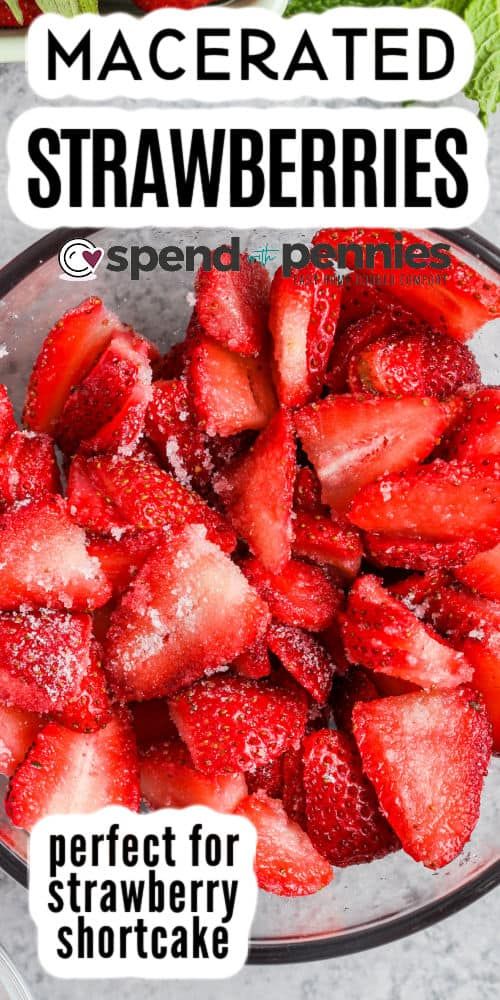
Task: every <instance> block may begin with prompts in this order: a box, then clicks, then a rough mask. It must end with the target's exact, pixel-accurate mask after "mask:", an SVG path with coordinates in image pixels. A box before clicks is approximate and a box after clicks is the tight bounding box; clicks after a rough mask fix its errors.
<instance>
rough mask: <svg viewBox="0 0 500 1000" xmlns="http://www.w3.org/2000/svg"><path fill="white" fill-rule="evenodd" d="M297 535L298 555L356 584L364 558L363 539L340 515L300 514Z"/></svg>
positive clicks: (295, 527)
mask: <svg viewBox="0 0 500 1000" xmlns="http://www.w3.org/2000/svg"><path fill="white" fill-rule="evenodd" d="M294 533H295V537H294V541H293V554H294V555H296V556H303V557H304V558H306V559H311V560H312V561H313V562H317V563H320V564H323V565H325V566H330V567H331V568H332V569H334V570H336V571H337V572H338V573H339V575H340V577H341V578H345V579H346V580H353V579H354V577H355V576H357V574H358V573H359V568H360V566H361V557H362V555H363V548H362V545H361V541H360V537H359V534H358V532H357V531H356V530H353V527H352V525H351V524H349V522H348V521H346V520H344V518H343V517H341V516H340V515H335V514H334V513H332V516H331V517H330V516H328V517H322V516H321V515H320V514H304V513H298V514H297V516H296V518H295V522H294Z"/></svg>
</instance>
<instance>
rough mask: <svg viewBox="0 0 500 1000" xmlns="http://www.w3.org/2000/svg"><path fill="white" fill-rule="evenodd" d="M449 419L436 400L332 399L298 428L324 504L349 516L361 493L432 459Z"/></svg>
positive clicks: (302, 414) (302, 418)
mask: <svg viewBox="0 0 500 1000" xmlns="http://www.w3.org/2000/svg"><path fill="white" fill-rule="evenodd" d="M448 423H449V415H448V411H447V408H446V407H445V405H444V404H442V403H439V402H438V401H437V400H435V399H420V398H418V399H417V398H414V397H411V396H409V397H407V398H405V399H383V398H372V399H366V398H359V397H356V396H329V397H328V398H327V399H322V400H321V401H320V402H319V403H313V404H312V405H311V406H308V407H305V408H304V409H303V410H300V411H299V412H298V413H296V414H295V426H296V429H297V433H298V435H299V437H300V440H301V442H302V444H303V446H304V449H305V451H306V453H307V456H308V458H309V459H310V461H311V462H312V464H313V465H314V468H315V469H316V472H317V474H318V477H319V479H320V481H321V487H322V500H323V503H326V504H328V505H329V506H330V507H333V508H334V509H335V510H339V511H345V510H346V509H347V507H348V506H349V504H350V502H351V500H352V498H353V497H354V496H355V494H356V493H357V491H358V490H359V489H360V488H361V487H362V486H365V485H366V484H367V483H370V482H372V481H373V480H374V479H377V477H379V476H383V475H387V473H388V472H399V471H401V470H403V469H406V468H408V466H410V465H412V464H413V463H415V462H420V461H422V459H424V458H426V457H427V455H429V454H430V452H431V451H432V449H433V448H434V447H435V445H436V444H437V442H438V441H439V439H440V437H441V435H442V434H443V433H444V431H445V430H446V428H447V426H448Z"/></svg>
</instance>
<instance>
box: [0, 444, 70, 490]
mask: <svg viewBox="0 0 500 1000" xmlns="http://www.w3.org/2000/svg"><path fill="white" fill-rule="evenodd" d="M60 489H61V481H60V477H59V470H58V467H57V461H56V456H55V453H54V444H53V441H52V439H51V438H50V437H49V436H48V435H47V434H36V433H34V432H33V431H14V433H13V434H11V436H10V437H9V439H8V440H7V441H6V443H5V444H4V445H3V447H2V448H1V449H0V508H3V507H8V506H10V505H11V504H13V503H16V502H18V501H21V500H28V499H30V500H39V499H40V498H41V497H43V496H46V495H47V494H54V493H58V492H59V491H60Z"/></svg>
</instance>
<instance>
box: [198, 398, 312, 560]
mask: <svg viewBox="0 0 500 1000" xmlns="http://www.w3.org/2000/svg"><path fill="white" fill-rule="evenodd" d="M294 482H295V441H294V435H293V425H292V421H291V418H290V415H289V414H288V413H287V411H286V410H280V411H279V412H278V413H277V414H276V416H275V417H273V419H272V420H271V423H270V424H269V425H268V426H267V427H266V429H265V430H264V431H262V432H261V434H260V435H259V437H258V438H257V440H256V442H255V444H254V445H253V446H252V448H251V449H250V451H249V452H248V453H247V454H246V455H245V456H244V457H243V458H242V459H239V460H238V459H237V460H236V462H235V463H234V465H232V466H230V467H229V468H228V469H226V470H225V471H224V472H221V473H219V474H218V475H217V476H216V477H215V480H214V486H215V489H216V491H217V493H218V494H219V496H220V497H221V499H222V502H223V503H224V505H225V508H226V510H227V514H228V517H229V520H230V521H231V524H232V525H233V528H234V530H235V531H236V532H237V534H238V535H239V536H240V537H241V538H243V539H244V541H246V542H247V543H248V545H249V546H250V548H251V550H252V552H253V553H254V555H256V556H258V558H259V559H260V560H261V561H262V563H263V565H264V566H266V567H267V568H268V569H269V570H270V571H272V572H278V571H279V570H280V569H282V567H283V566H284V565H285V563H286V562H287V560H288V559H289V558H290V552H291V542H292V503H293V487H294Z"/></svg>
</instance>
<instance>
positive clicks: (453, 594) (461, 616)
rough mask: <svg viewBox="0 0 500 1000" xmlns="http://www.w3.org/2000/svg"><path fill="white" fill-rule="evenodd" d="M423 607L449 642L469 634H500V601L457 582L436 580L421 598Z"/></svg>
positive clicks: (470, 637) (473, 635) (474, 635)
mask: <svg viewBox="0 0 500 1000" xmlns="http://www.w3.org/2000/svg"><path fill="white" fill-rule="evenodd" d="M423 611H424V613H425V616H426V618H427V619H429V620H430V621H431V622H432V624H433V625H434V627H435V628H436V629H438V631H439V632H442V633H443V635H446V636H447V637H448V638H449V639H450V642H459V643H460V642H461V641H462V640H464V639H468V638H469V639H479V640H480V641H482V640H483V639H487V638H489V637H491V636H495V635H497V634H500V603H498V602H497V601H488V600H487V599H486V598H485V597H478V596H477V595H476V594H472V593H470V591H467V590H464V589H463V588H462V587H459V586H453V585H452V586H447V585H446V583H441V584H436V585H435V586H434V587H433V588H432V589H430V591H429V593H428V594H427V596H426V598H425V600H424V603H423Z"/></svg>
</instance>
